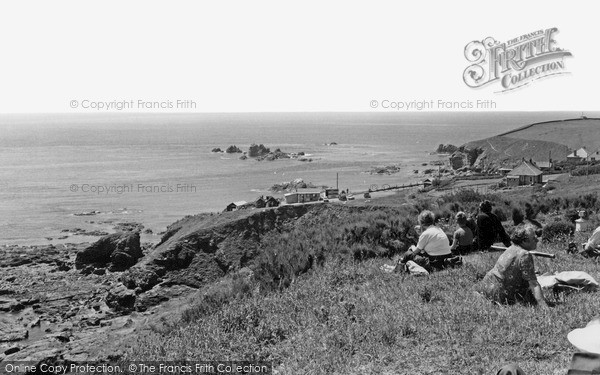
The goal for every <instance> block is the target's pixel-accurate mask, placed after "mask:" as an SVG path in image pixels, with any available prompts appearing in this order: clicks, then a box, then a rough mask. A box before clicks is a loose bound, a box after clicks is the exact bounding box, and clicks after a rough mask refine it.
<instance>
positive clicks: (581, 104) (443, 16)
mask: <svg viewBox="0 0 600 375" xmlns="http://www.w3.org/2000/svg"><path fill="white" fill-rule="evenodd" d="M593 5H594V3H593V2H592V1H577V2H571V3H569V4H567V3H565V2H562V1H561V2H558V1H528V2H521V1H511V0H507V1H502V2H481V1H460V0H459V1H422V2H400V1H347V0H344V1H302V2H291V1H281V0H277V1H263V0H256V1H251V2H250V1H227V0H225V1H218V2H216V1H169V2H167V1H153V0H143V1H127V2H123V1H111V0H109V1H102V2H100V1H89V2H88V1H86V2H82V1H63V0H56V1H52V2H47V1H27V0H25V1H19V2H2V3H1V4H0V35H1V36H0V48H1V51H2V56H3V59H2V62H0V113H5V114H6V113H11V114H14V113H26V114H27V113H68V114H91V113H123V112H135V113H156V112H161V113H187V112H197V113H205V112H208V113H212V112H225V113H235V112H369V113H373V112H376V113H385V112H423V111H467V112H469V111H474V112H475V111H583V112H586V111H597V110H600V104H599V103H600V102H599V101H598V100H597V98H596V88H598V87H599V83H600V82H599V81H600V72H598V64H597V61H599V60H600V59H599V58H600V51H599V49H598V47H597V43H596V36H597V35H598V33H597V32H596V31H595V27H594V26H593V25H595V24H596V19H595V18H596V12H595V10H596V7H594V6H593ZM551 28H556V29H557V31H556V32H554V33H553V34H552V39H553V46H554V47H558V48H561V49H563V50H565V51H568V52H570V53H571V55H572V56H568V57H564V58H563V59H561V60H560V61H561V62H562V64H563V67H562V68H561V69H559V71H560V72H561V73H563V74H560V75H553V76H549V77H546V78H544V79H539V80H535V81H533V82H531V83H530V84H528V85H526V86H524V87H521V88H518V89H515V90H510V91H504V92H501V91H502V90H503V87H502V86H501V84H500V82H498V81H496V82H492V83H490V84H488V85H486V86H483V87H479V88H472V87H469V86H467V85H466V84H465V81H464V80H463V73H464V71H465V69H467V67H468V66H469V65H471V64H472V63H471V62H469V61H468V60H467V59H466V57H465V47H466V46H467V45H468V44H469V43H470V42H472V41H482V40H483V39H485V38H487V37H492V38H494V39H495V40H497V41H499V42H500V43H505V42H508V41H510V40H513V39H515V38H517V39H518V38H519V37H521V36H522V35H526V34H531V33H534V32H537V31H538V30H542V31H545V30H547V29H551ZM510 72H511V71H509V73H510ZM513 73H514V74H516V72H513ZM411 103H412V104H411ZM425 103H428V104H425Z"/></svg>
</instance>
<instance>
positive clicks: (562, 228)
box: [542, 220, 575, 242]
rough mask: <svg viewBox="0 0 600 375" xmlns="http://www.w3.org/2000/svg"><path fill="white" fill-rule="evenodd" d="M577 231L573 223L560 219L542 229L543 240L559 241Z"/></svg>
mask: <svg viewBox="0 0 600 375" xmlns="http://www.w3.org/2000/svg"><path fill="white" fill-rule="evenodd" d="M574 232H575V225H573V223H571V222H568V221H565V220H560V221H554V222H551V223H548V224H547V225H546V226H545V227H544V229H543V230H542V240H544V241H546V242H552V241H557V240H561V239H565V238H567V237H570V236H571V235H573V233H574Z"/></svg>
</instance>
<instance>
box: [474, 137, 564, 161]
mask: <svg viewBox="0 0 600 375" xmlns="http://www.w3.org/2000/svg"><path fill="white" fill-rule="evenodd" d="M465 146H466V147H467V148H470V149H472V148H476V147H477V148H481V149H483V151H484V152H483V153H482V154H481V155H480V156H479V157H478V158H477V162H476V163H475V165H476V166H478V167H483V168H485V167H492V168H493V167H498V166H513V165H514V164H515V163H516V162H518V161H520V160H522V159H523V158H524V159H526V160H529V159H533V160H535V161H545V160H548V158H549V157H552V159H553V160H565V159H566V158H567V155H568V153H569V149H568V147H567V146H565V145H562V144H558V143H555V142H548V141H543V140H529V139H518V138H512V137H508V136H496V137H491V138H486V139H482V140H479V141H473V142H469V143H467V144H466V145H465Z"/></svg>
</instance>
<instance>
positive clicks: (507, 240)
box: [399, 201, 600, 375]
mask: <svg viewBox="0 0 600 375" xmlns="http://www.w3.org/2000/svg"><path fill="white" fill-rule="evenodd" d="M479 209H480V212H479V214H478V215H477V217H476V220H473V219H470V218H468V217H467V215H466V214H465V213H464V212H459V213H457V214H456V222H457V224H458V228H457V229H456V230H455V232H454V234H453V236H452V242H451V243H450V241H449V239H448V236H447V235H446V233H445V232H444V231H443V230H442V229H441V228H440V227H439V226H438V225H437V222H436V218H435V215H434V214H433V212H431V211H428V210H425V211H423V212H421V213H420V214H419V217H418V220H419V226H417V228H416V229H417V232H419V233H420V235H419V240H418V243H417V245H416V246H411V248H410V249H409V251H408V252H407V254H405V255H404V256H403V257H402V258H401V259H400V261H399V265H401V264H404V263H407V262H409V261H412V262H415V263H417V264H418V265H421V266H422V267H427V268H428V269H429V270H434V269H438V270H439V269H443V268H446V267H448V266H449V265H451V264H450V263H449V262H448V261H449V260H451V259H452V258H453V257H457V256H460V255H464V254H467V253H469V252H471V251H473V250H480V251H486V250H489V249H490V248H492V246H493V245H494V243H496V242H497V241H499V242H502V243H503V244H504V246H505V247H506V249H505V250H504V252H503V253H502V254H501V255H500V257H499V258H498V260H497V261H496V264H495V265H494V267H493V268H492V269H491V270H490V271H489V272H488V273H487V274H486V275H485V277H484V278H483V280H481V282H480V283H478V285H477V287H476V289H477V291H478V292H479V293H481V294H483V295H485V296H486V297H488V298H489V299H491V300H492V301H494V302H497V303H502V304H511V303H514V302H516V301H518V300H520V301H523V302H526V303H531V304H533V305H537V306H539V307H541V308H542V309H544V308H546V307H547V306H548V303H547V301H546V300H545V299H544V295H543V292H542V288H541V286H540V284H539V283H538V281H537V276H536V274H535V265H534V260H533V255H532V253H530V251H533V250H535V249H536V248H537V243H538V236H539V235H541V224H539V223H537V224H539V225H537V224H536V223H531V222H526V221H524V220H521V221H519V222H515V224H516V227H515V229H514V230H513V232H512V235H511V236H508V234H507V233H506V231H505V230H504V228H503V226H502V223H501V222H500V220H499V219H498V217H497V216H496V215H494V214H493V213H492V205H491V203H490V202H489V201H485V202H482V203H481V205H480V207H479ZM513 216H514V215H513ZM513 218H514V217H513ZM517 219H518V218H517ZM529 221H530V220H529ZM497 248H501V247H499V246H496V249H497ZM584 252H596V253H597V254H598V255H600V227H598V228H597V229H596V230H595V231H594V232H593V233H592V236H591V237H590V239H589V240H588V242H587V243H585V244H583V252H582V253H584ZM591 323H594V324H595V326H594V325H590V324H591ZM591 323H590V324H588V326H590V327H589V328H588V327H586V328H585V329H583V330H588V331H590V332H588V333H589V334H587V335H583V334H581V332H580V333H579V334H578V335H572V336H573V337H569V340H570V341H571V342H572V343H573V345H575V346H576V347H577V348H584V349H580V350H581V351H582V353H576V354H575V355H574V356H573V359H572V362H571V365H570V369H569V372H568V373H569V374H592V373H593V374H598V373H600V345H598V341H600V340H599V339H598V333H600V318H598V319H595V320H594V321H593V322H591ZM575 331H577V330H575ZM580 331H581V329H580ZM584 333H585V332H584ZM570 335H571V334H570ZM592 336H593V337H592ZM590 338H591V339H590ZM592 341H593V343H592V344H593V345H591V344H590V342H592ZM590 345H591V347H593V348H599V349H598V350H599V352H594V351H592V352H589V351H586V350H585V348H587V347H590ZM497 375H525V373H524V372H523V370H522V369H521V368H520V367H519V366H517V365H516V364H510V365H507V366H504V367H503V368H502V369H500V370H499V371H498V373H497Z"/></svg>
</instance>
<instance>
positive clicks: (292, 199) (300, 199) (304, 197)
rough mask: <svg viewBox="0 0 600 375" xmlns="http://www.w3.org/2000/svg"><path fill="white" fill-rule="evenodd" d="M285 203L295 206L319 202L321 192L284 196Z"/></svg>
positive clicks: (303, 192)
mask: <svg viewBox="0 0 600 375" xmlns="http://www.w3.org/2000/svg"><path fill="white" fill-rule="evenodd" d="M283 197H284V198H285V203H287V204H294V203H309V202H318V201H319V198H320V197H321V192H320V191H296V192H293V193H287V194H284V195H283Z"/></svg>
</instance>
